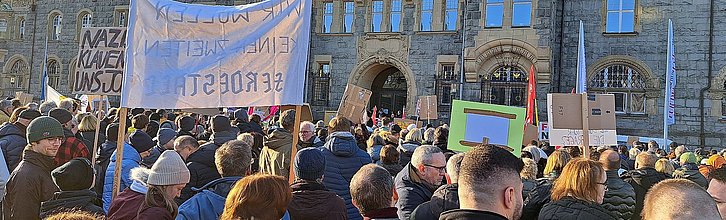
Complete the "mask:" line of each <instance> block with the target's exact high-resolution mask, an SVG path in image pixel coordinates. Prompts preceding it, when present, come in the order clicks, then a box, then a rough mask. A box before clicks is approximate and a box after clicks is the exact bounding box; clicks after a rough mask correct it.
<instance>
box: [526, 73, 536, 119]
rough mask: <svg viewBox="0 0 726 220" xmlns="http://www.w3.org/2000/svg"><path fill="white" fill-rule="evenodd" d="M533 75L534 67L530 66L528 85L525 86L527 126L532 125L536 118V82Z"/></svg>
mask: <svg viewBox="0 0 726 220" xmlns="http://www.w3.org/2000/svg"><path fill="white" fill-rule="evenodd" d="M534 74H535V72H534V65H532V66H530V67H529V77H528V78H529V79H528V80H529V83H528V86H527V117H525V122H526V123H527V124H534V120H535V118H536V117H537V116H536V114H537V109H535V108H536V107H537V106H536V102H537V91H536V86H537V82H535V79H534Z"/></svg>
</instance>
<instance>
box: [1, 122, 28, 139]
mask: <svg viewBox="0 0 726 220" xmlns="http://www.w3.org/2000/svg"><path fill="white" fill-rule="evenodd" d="M8 135H18V136H21V137H23V139H24V138H25V133H24V132H23V131H21V130H20V128H19V127H18V126H17V125H15V124H12V123H5V124H3V125H2V126H0V137H4V136H8Z"/></svg>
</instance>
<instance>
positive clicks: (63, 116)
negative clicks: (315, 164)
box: [48, 108, 78, 133]
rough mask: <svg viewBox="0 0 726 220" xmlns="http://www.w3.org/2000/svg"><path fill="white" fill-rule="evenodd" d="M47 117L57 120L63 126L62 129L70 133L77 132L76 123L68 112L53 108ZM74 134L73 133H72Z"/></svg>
mask: <svg viewBox="0 0 726 220" xmlns="http://www.w3.org/2000/svg"><path fill="white" fill-rule="evenodd" d="M48 116H50V117H53V118H55V119H56V120H58V122H60V123H61V125H63V128H64V129H68V130H71V131H74V130H77V128H76V125H77V124H78V123H76V121H75V120H74V118H73V115H72V114H71V112H69V111H68V110H65V109H62V108H54V109H53V110H50V112H49V113H48ZM73 133H75V132H73Z"/></svg>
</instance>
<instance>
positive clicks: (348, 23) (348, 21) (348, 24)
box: [343, 2, 355, 33]
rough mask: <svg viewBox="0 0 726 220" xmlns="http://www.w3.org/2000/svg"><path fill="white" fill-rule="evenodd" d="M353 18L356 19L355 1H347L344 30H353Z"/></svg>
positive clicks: (349, 31) (346, 31)
mask: <svg viewBox="0 0 726 220" xmlns="http://www.w3.org/2000/svg"><path fill="white" fill-rule="evenodd" d="M353 20H355V2H345V14H344V15H343V28H345V30H343V32H345V33H352V32H353Z"/></svg>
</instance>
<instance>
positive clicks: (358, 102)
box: [338, 84, 373, 123]
mask: <svg viewBox="0 0 726 220" xmlns="http://www.w3.org/2000/svg"><path fill="white" fill-rule="evenodd" d="M372 94H373V93H372V92H371V91H370V90H367V89H364V88H363V87H360V86H356V85H353V84H348V86H346V87H345V93H344V94H343V99H342V100H341V101H340V106H339V107H338V116H343V117H346V118H348V120H351V121H353V123H358V122H359V121H361V118H363V113H364V112H365V111H366V106H367V105H368V101H370V99H371V95H372Z"/></svg>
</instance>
